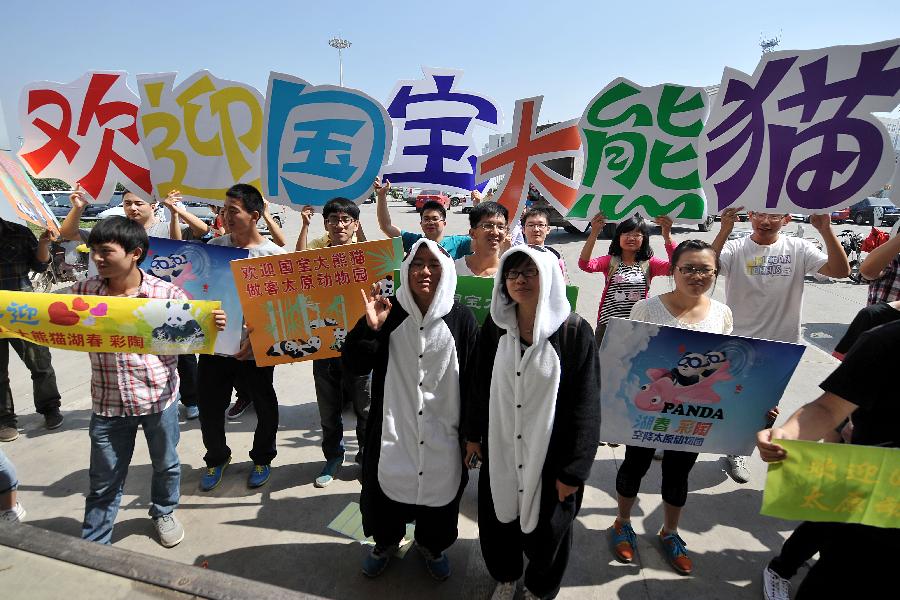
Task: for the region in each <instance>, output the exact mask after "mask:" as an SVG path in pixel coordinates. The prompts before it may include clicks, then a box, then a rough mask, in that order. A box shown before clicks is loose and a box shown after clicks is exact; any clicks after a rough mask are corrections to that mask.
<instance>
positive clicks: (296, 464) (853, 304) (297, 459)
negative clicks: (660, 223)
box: [0, 203, 865, 599]
mask: <svg viewBox="0 0 900 600" xmlns="http://www.w3.org/2000/svg"><path fill="white" fill-rule="evenodd" d="M392 209H393V212H394V214H395V224H397V225H399V226H401V227H403V228H404V229H409V230H412V231H417V230H418V227H417V218H416V215H415V214H414V213H410V212H408V208H406V207H405V205H401V204H400V203H392ZM363 220H364V223H365V225H366V231H367V234H368V235H369V236H370V237H376V235H375V234H376V233H378V234H379V235H378V236H377V237H381V236H380V232H378V229H377V224H376V222H375V218H374V206H372V205H367V206H364V207H363ZM448 221H449V224H448V230H447V231H448V232H449V233H463V232H464V231H465V230H466V229H467V224H466V220H465V216H463V215H459V214H455V213H454V214H452V215H450V216H449V218H448ZM316 225H317V227H316V228H315V229H314V231H313V232H311V234H312V235H315V234H317V232H318V231H320V228H321V222H320V221H319V222H317V223H316ZM717 227H718V226H715V228H717ZM715 228H714V231H713V232H711V233H709V234H697V233H696V232H695V231H694V232H692V231H691V230H689V229H687V228H679V229H677V230H676V231H675V235H676V239H683V238H686V237H699V238H705V239H711V238H712V236H714V234H715ZM286 229H287V234H288V238H289V246H293V242H294V240H295V239H296V232H297V230H298V229H299V217H298V216H297V215H296V214H293V215H291V218H290V220H289V221H288V226H287V228H286ZM810 229H811V228H809V226H807V231H808V232H810ZM810 233H811V232H810ZM807 235H809V233H807ZM582 242H583V238H579V237H577V236H574V235H570V234H566V233H563V232H562V230H559V231H558V232H555V233H553V234H552V235H551V238H550V240H549V243H551V244H554V246H556V247H557V248H558V249H559V250H560V251H562V252H563V255H564V256H565V258H566V260H567V262H568V265H569V271H570V273H571V274H572V280H573V284H574V285H578V286H580V288H581V292H580V295H579V302H578V311H579V312H580V313H581V314H582V315H584V316H585V317H586V318H587V319H588V320H589V321H593V320H594V319H595V315H596V309H597V303H598V301H599V296H600V291H601V289H602V283H601V282H602V277H600V276H596V275H588V274H585V273H581V272H580V271H578V269H577V266H576V262H577V255H578V252H579V251H580V249H581V244H582ZM653 243H654V248H656V251H657V252H659V253H662V251H663V250H662V245H661V241H660V239H659V237H658V236H654V239H653ZM607 247H608V242H605V241H600V242H598V244H597V249H596V252H605V251H606V248H607ZM806 285H807V293H806V297H807V298H806V308H807V310H806V311H805V315H804V316H805V318H804V321H805V322H806V323H807V330H806V333H805V335H806V337H807V339H808V340H809V341H811V342H814V343H818V344H821V345H822V346H823V347H825V348H828V346H829V345H830V346H832V347H833V344H834V343H835V342H836V341H837V339H838V338H839V337H840V334H841V327H845V326H846V323H848V322H849V319H850V318H852V316H853V315H854V314H855V313H856V311H857V310H858V309H859V308H860V307H861V306H863V305H864V302H865V286H853V285H852V284H849V283H840V282H837V283H829V284H817V283H807V284H806ZM669 286H670V282H669V281H668V280H667V279H666V278H658V279H656V280H655V281H654V283H653V287H652V292H651V293H653V294H658V293H661V292H663V291H666V290H667V289H669ZM721 288H722V286H721V284H720V285H719V286H718V289H717V290H716V292H715V294H716V295H717V296H720V295H721ZM828 336H830V337H828ZM53 358H54V366H55V368H56V371H57V377H58V381H59V387H60V391H61V393H62V396H63V412H64V413H65V416H66V421H65V423H64V425H63V427H62V428H61V429H60V430H57V431H55V432H48V431H46V430H45V429H44V428H43V420H42V418H41V417H40V415H36V414H35V413H34V409H33V405H32V398H31V389H30V380H29V377H28V372H27V370H26V369H25V368H24V367H23V366H22V364H21V363H20V362H19V361H18V359H17V358H13V359H12V360H11V365H10V367H11V381H12V390H13V394H14V397H15V400H16V406H17V411H18V413H19V415H20V420H19V424H20V429H21V431H22V435H21V436H20V438H19V439H18V440H17V441H15V442H12V443H7V444H4V445H3V446H2V448H3V450H4V452H6V453H7V454H8V455H9V456H10V457H11V459H12V460H13V461H14V463H15V465H16V468H17V469H18V472H19V479H20V482H21V486H20V488H19V489H20V500H21V502H22V503H23V504H24V505H25V507H26V508H27V510H28V518H27V522H28V523H29V524H31V525H34V526H37V527H40V528H44V529H48V530H51V531H56V532H61V533H65V534H69V535H72V536H77V535H78V534H79V531H80V523H81V518H82V515H83V508H84V495H85V493H86V491H87V489H88V477H87V468H88V462H89V440H88V436H87V426H88V421H89V418H90V389H89V387H90V368H89V363H88V357H87V355H86V354H81V353H73V352H65V351H56V350H54V351H53ZM835 364H836V362H835V361H834V359H832V358H831V357H830V356H829V355H828V354H826V353H825V352H823V351H821V350H819V349H817V348H815V347H810V348H809V349H808V350H807V351H806V353H805V355H804V358H803V361H802V363H801V365H800V368H799V369H798V370H797V372H796V373H795V375H794V377H793V379H792V380H791V383H790V385H789V387H788V390H787V393H786V395H785V398H784V399H783V400H782V403H781V408H782V415H788V414H790V413H791V412H793V410H795V409H796V408H797V407H799V406H800V405H802V404H803V403H805V402H807V401H809V400H812V399H813V398H815V397H816V396H817V395H818V388H817V385H818V383H819V382H820V381H821V380H822V379H824V377H825V376H827V375H828V373H830V372H831V370H832V369H833V368H834V365H835ZM275 385H276V390H277V392H278V397H279V403H280V425H279V434H278V458H277V459H276V460H275V462H274V463H273V467H274V469H273V471H272V477H271V480H270V481H269V483H268V484H266V485H265V486H264V487H262V488H260V489H258V490H249V489H247V487H246V477H247V474H248V472H249V470H250V468H251V462H250V460H249V458H248V456H247V452H248V451H249V448H250V444H251V440H252V434H253V428H254V426H255V415H254V413H253V411H252V410H248V411H247V412H246V413H245V414H244V415H243V416H242V417H241V418H240V419H238V420H236V421H231V422H228V423H227V425H226V431H227V432H228V441H229V445H230V446H231V448H232V450H233V453H234V454H233V456H234V458H233V460H234V462H233V463H232V465H231V466H230V467H229V468H228V470H227V471H226V474H225V478H224V480H223V483H222V484H221V485H220V486H219V488H217V489H216V490H215V491H213V492H211V493H201V492H199V490H198V487H197V485H198V482H199V478H200V474H201V471H200V469H201V467H202V466H203V461H202V456H203V445H202V441H201V438H200V431H199V423H198V422H197V421H189V422H185V423H184V424H183V426H182V439H181V443H180V445H179V453H180V455H181V459H182V469H183V470H182V473H183V478H182V499H181V506H180V508H179V510H178V516H179V518H180V519H181V520H182V522H183V523H184V526H185V529H186V532H187V535H186V538H185V540H184V542H182V543H181V544H180V545H179V546H177V547H175V548H172V549H168V550H167V549H164V548H162V547H161V546H159V544H158V543H157V542H156V541H155V539H154V538H153V527H152V524H151V522H150V520H149V518H148V517H147V508H148V504H149V480H150V472H151V469H150V464H149V458H148V456H147V451H146V444H145V443H144V442H143V441H142V440H138V443H137V444H136V448H135V456H134V460H133V461H132V468H131V471H130V473H129V477H128V483H127V484H126V489H125V495H124V497H123V499H122V508H121V510H120V512H119V516H118V521H117V525H116V529H115V532H114V534H113V542H114V545H115V546H117V547H120V548H124V549H128V550H134V551H137V552H142V553H146V554H149V555H151V556H156V557H162V558H167V559H171V560H174V561H177V562H180V563H183V564H189V565H190V564H192V565H202V564H205V565H207V566H208V568H209V569H212V570H217V571H221V572H223V573H229V574H233V575H238V576H242V577H246V578H249V579H253V580H257V581H261V582H265V583H268V584H274V585H277V586H282V587H285V588H287V589H289V590H293V591H296V592H300V593H307V594H315V595H320V596H324V597H329V598H358V597H385V596H388V595H389V596H390V597H393V598H421V597H426V596H428V597H431V598H434V599H437V598H458V597H463V598H487V597H489V596H490V592H491V590H492V588H493V582H492V580H491V578H490V576H489V575H488V574H487V571H486V569H485V567H484V562H483V560H482V557H481V553H480V549H479V546H478V539H477V525H476V502H475V500H476V495H475V490H476V481H472V482H470V483H469V486H468V488H467V489H466V492H465V495H464V498H463V502H462V507H461V515H460V538H459V541H458V542H457V543H456V544H455V545H454V546H453V547H452V548H451V549H450V551H449V555H450V559H451V562H452V566H453V572H454V574H453V576H452V577H451V578H450V579H449V580H448V581H446V582H444V583H435V582H433V581H432V580H431V579H430V578H429V577H428V575H427V573H426V572H425V569H424V566H423V564H422V558H421V556H420V555H419V554H418V552H415V551H412V552H410V553H408V554H407V556H406V557H405V558H404V559H402V560H396V559H395V560H394V562H393V563H392V564H391V566H390V567H389V569H388V571H387V572H386V573H385V574H384V575H383V576H381V577H380V578H378V579H376V580H367V579H366V578H365V577H364V576H363V575H362V574H361V573H360V564H361V560H362V557H363V555H364V553H365V550H364V549H363V548H362V547H361V546H360V545H359V544H357V543H356V542H354V541H352V540H349V539H347V538H343V537H341V536H339V535H338V534H336V533H334V532H332V531H330V530H329V529H327V527H326V525H327V524H328V522H329V521H330V520H331V519H332V518H334V516H336V515H337V514H338V513H339V512H340V511H341V510H342V509H343V508H344V507H345V506H346V505H347V504H348V503H349V502H351V501H358V495H359V483H358V481H357V479H356V478H357V476H358V475H359V467H358V466H357V465H355V464H352V462H348V463H346V464H345V467H344V469H343V471H341V473H340V474H339V477H338V479H337V481H335V482H334V483H333V484H332V485H331V486H330V487H328V488H327V489H324V490H320V489H316V488H314V487H313V485H312V481H313V479H314V478H315V476H316V475H317V474H318V472H319V470H320V468H321V464H322V455H321V451H320V450H319V443H320V439H321V438H320V432H319V420H318V411H317V408H316V404H315V394H314V391H313V386H312V373H311V363H308V362H307V363H295V364H291V365H284V366H280V367H279V368H278V369H276V371H275ZM782 418H784V416H783V417H782ZM344 425H345V427H344V428H345V432H346V433H345V439H346V440H347V442H348V457H349V459H350V460H351V461H352V457H353V455H354V454H355V451H356V439H355V433H354V428H353V417H352V415H346V417H345V424H344ZM623 457H624V447H619V448H609V447H606V446H604V447H601V448H600V449H599V451H598V453H597V460H596V462H595V464H594V470H593V473H592V476H591V479H590V481H589V483H588V488H587V491H586V494H585V500H584V506H583V508H582V511H581V513H580V515H579V517H578V521H577V523H576V526H575V547H574V552H573V556H572V560H571V562H570V566H569V570H568V572H567V575H566V578H565V581H564V582H563V590H562V592H561V594H560V598H611V597H620V598H660V599H662V598H666V599H672V598H689V597H690V598H759V597H760V596H761V586H760V579H761V571H762V569H763V567H764V566H765V564H766V562H767V561H768V560H769V559H770V558H771V557H772V556H773V555H774V554H775V553H777V552H778V550H779V548H780V546H781V543H782V541H783V540H784V538H785V537H786V535H787V534H788V533H789V532H790V531H791V530H792V528H793V524H792V523H790V522H785V521H780V520H777V519H772V518H769V517H762V516H760V515H759V506H760V502H761V498H762V493H761V489H762V487H763V485H764V480H765V466H764V464H763V463H762V462H761V461H760V460H759V459H758V457H757V456H753V457H751V459H750V460H749V461H748V462H749V467H750V469H751V472H752V473H753V479H752V481H751V482H750V483H749V484H746V485H740V484H737V483H735V482H733V481H732V480H731V479H730V478H729V477H728V476H727V475H726V473H725V471H724V459H723V458H722V457H719V456H715V455H707V454H703V455H701V456H700V460H699V461H698V463H697V465H696V466H695V468H694V470H693V471H692V473H691V479H690V482H691V493H690V495H689V497H688V503H687V506H686V508H685V512H684V516H683V519H682V524H681V535H682V537H683V538H684V539H685V541H686V542H687V545H688V546H687V548H688V552H689V553H690V556H691V558H692V559H693V560H694V567H695V574H694V575H693V576H691V577H681V576H678V575H677V574H675V573H674V571H672V570H671V569H670V568H669V567H668V565H667V563H666V562H665V559H664V557H663V555H662V553H661V551H660V550H659V547H658V544H657V542H656V540H655V533H656V531H657V530H658V528H659V526H660V525H661V522H662V507H661V498H660V495H659V486H660V469H659V463H654V465H653V466H652V467H651V469H650V472H649V473H648V475H647V477H646V478H645V480H644V484H643V487H642V493H641V495H640V497H639V502H638V504H637V506H636V509H635V519H634V525H635V530H636V531H637V533H638V559H637V561H636V564H633V565H621V564H618V563H617V562H615V561H614V560H613V559H612V558H611V554H610V552H609V549H608V534H607V529H608V528H609V526H610V525H611V523H612V520H613V518H614V516H615V488H614V482H615V474H616V469H617V468H618V465H619V463H620V462H621V460H622V459H623ZM476 478H477V475H476V477H473V479H476ZM6 562H7V560H6V557H5V556H4V554H2V553H0V580H2V579H3V573H2V569H3V565H4V564H5V563H6ZM804 572H805V571H801V574H800V576H798V578H797V579H795V583H796V582H798V581H799V580H800V578H801V577H802V575H803V573H804ZM36 575H37V573H36ZM97 577H101V576H100V575H97ZM57 590H58V588H57ZM7 591H9V590H8V589H4V592H7ZM18 591H22V590H18ZM12 592H13V594H12V596H11V597H20V596H19V595H18V594H17V593H16V592H17V590H16V589H15V588H13V589H12ZM66 595H67V596H69V597H71V598H82V597H88V596H91V597H94V594H93V593H92V588H91V586H90V581H89V580H88V579H81V578H79V579H77V580H74V578H73V580H72V581H68V582H66ZM29 597H40V594H38V595H37V596H35V595H33V594H29ZM46 597H50V596H46Z"/></svg>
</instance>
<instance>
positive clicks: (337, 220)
mask: <svg viewBox="0 0 900 600" xmlns="http://www.w3.org/2000/svg"><path fill="white" fill-rule="evenodd" d="M354 221H356V219H354V218H352V217H328V218H327V219H325V223H327V224H328V225H331V226H332V227H333V226H335V225H343V226H344V227H346V226H347V225H349V224H350V223H353V222H354Z"/></svg>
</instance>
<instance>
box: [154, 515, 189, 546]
mask: <svg viewBox="0 0 900 600" xmlns="http://www.w3.org/2000/svg"><path fill="white" fill-rule="evenodd" d="M153 525H155V526H156V533H157V534H159V543H160V544H162V545H163V546H164V547H165V548H171V547H173V546H177V545H178V544H180V543H181V540H183V539H184V527H182V526H181V523H180V522H179V521H178V519H176V518H175V515H174V514H172V513H169V514H167V515H163V516H161V517H157V518H155V519H153Z"/></svg>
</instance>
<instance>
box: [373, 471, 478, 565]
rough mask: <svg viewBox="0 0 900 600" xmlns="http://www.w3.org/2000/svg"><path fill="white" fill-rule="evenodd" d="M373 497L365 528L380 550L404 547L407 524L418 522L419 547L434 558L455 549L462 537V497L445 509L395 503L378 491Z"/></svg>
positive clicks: (458, 496) (451, 502)
mask: <svg viewBox="0 0 900 600" xmlns="http://www.w3.org/2000/svg"><path fill="white" fill-rule="evenodd" d="M366 492H367V493H371V494H373V496H372V497H371V498H370V500H371V501H372V503H371V504H367V506H371V507H372V508H371V509H370V510H366V511H364V512H363V528H364V529H365V531H366V533H368V534H370V535H371V536H372V537H373V538H375V544H376V545H378V546H383V547H387V546H394V545H397V544H399V543H400V541H401V540H402V539H403V536H404V534H405V533H406V524H407V523H412V522H413V521H415V522H416V543H417V544H419V545H420V546H422V547H423V548H425V549H426V550H428V551H429V552H431V553H432V554H433V555H434V556H440V554H441V553H442V552H443V551H444V550H446V549H447V548H449V547H450V546H452V545H453V542H455V541H456V538H457V537H459V530H458V528H457V524H458V523H459V501H460V498H461V497H462V494H457V495H456V497H455V498H454V499H453V500H451V501H450V503H449V504H447V505H445V506H419V505H416V504H403V503H401V502H395V501H393V500H391V499H390V498H388V497H387V496H385V495H384V492H383V491H382V490H381V488H380V487H378V489H377V490H372V489H368V490H366Z"/></svg>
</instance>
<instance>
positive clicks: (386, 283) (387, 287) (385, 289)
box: [378, 275, 394, 296]
mask: <svg viewBox="0 0 900 600" xmlns="http://www.w3.org/2000/svg"><path fill="white" fill-rule="evenodd" d="M378 285H379V286H381V295H382V296H393V295H394V276H393V275H386V276H385V277H384V279H379V280H378Z"/></svg>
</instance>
